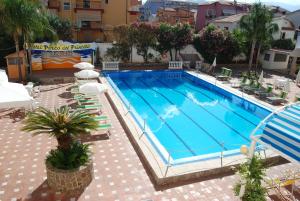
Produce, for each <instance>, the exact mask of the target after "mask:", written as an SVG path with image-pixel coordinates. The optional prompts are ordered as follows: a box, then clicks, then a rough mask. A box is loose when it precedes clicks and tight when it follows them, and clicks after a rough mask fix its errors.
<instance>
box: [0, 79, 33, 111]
mask: <svg viewBox="0 0 300 201" xmlns="http://www.w3.org/2000/svg"><path fill="white" fill-rule="evenodd" d="M0 94H1V95H0V109H1V108H15V107H24V108H26V109H32V108H33V107H34V99H33V98H32V97H31V96H30V95H29V94H28V91H27V90H26V88H25V87H24V85H22V84H18V83H12V82H8V83H5V84H0Z"/></svg>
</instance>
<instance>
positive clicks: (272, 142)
mask: <svg viewBox="0 0 300 201" xmlns="http://www.w3.org/2000/svg"><path fill="white" fill-rule="evenodd" d="M259 129H262V130H263V132H262V134H261V135H255V133H256V132H257V131H258V130H259ZM251 137H252V139H253V144H255V142H258V143H259V144H263V145H265V146H266V147H268V148H270V149H272V150H274V151H276V152H277V153H278V154H280V155H281V156H282V157H284V158H286V159H287V160H289V161H295V162H296V163H299V162H300V102H298V103H294V104H291V105H289V106H286V107H284V108H282V109H279V110H278V111H276V112H273V113H272V114H271V115H269V116H268V117H267V118H266V119H265V120H264V121H263V122H262V123H261V124H260V125H259V126H258V127H257V129H255V130H254V131H253V133H252V136H251ZM253 147H255V146H252V147H251V148H252V150H250V155H251V156H252V155H253V151H254V150H253V149H254V148H253Z"/></svg>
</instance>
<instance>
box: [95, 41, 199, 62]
mask: <svg viewBox="0 0 300 201" xmlns="http://www.w3.org/2000/svg"><path fill="white" fill-rule="evenodd" d="M96 44H97V47H99V51H100V56H101V58H102V59H103V60H106V58H105V55H106V51H107V49H108V48H111V47H112V43H96ZM180 52H181V53H184V54H198V56H200V58H202V57H201V55H200V54H199V53H198V52H197V50H196V49H195V48H194V47H193V45H188V46H186V47H185V48H184V49H182V50H181V51H180ZM149 53H152V54H153V55H154V58H160V59H161V60H162V61H169V60H170V56H169V53H168V54H167V57H166V58H161V56H160V53H159V52H157V51H155V50H153V49H151V50H150V52H149ZM173 55H174V53H173ZM132 61H133V62H143V61H144V60H143V57H142V56H140V55H138V54H137V50H136V48H135V47H134V48H133V57H132Z"/></svg>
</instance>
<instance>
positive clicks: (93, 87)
mask: <svg viewBox="0 0 300 201" xmlns="http://www.w3.org/2000/svg"><path fill="white" fill-rule="evenodd" d="M106 91H107V86H106V85H105V84H100V83H94V82H91V83H86V84H83V85H81V86H80V87H79V92H80V93H83V94H93V95H99V94H101V93H104V92H106Z"/></svg>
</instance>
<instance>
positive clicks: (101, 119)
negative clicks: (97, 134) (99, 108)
mask: <svg viewBox="0 0 300 201" xmlns="http://www.w3.org/2000/svg"><path fill="white" fill-rule="evenodd" d="M93 118H94V119H95V120H97V121H107V120H108V117H107V116H104V115H100V116H99V115H97V116H94V117H93Z"/></svg>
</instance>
